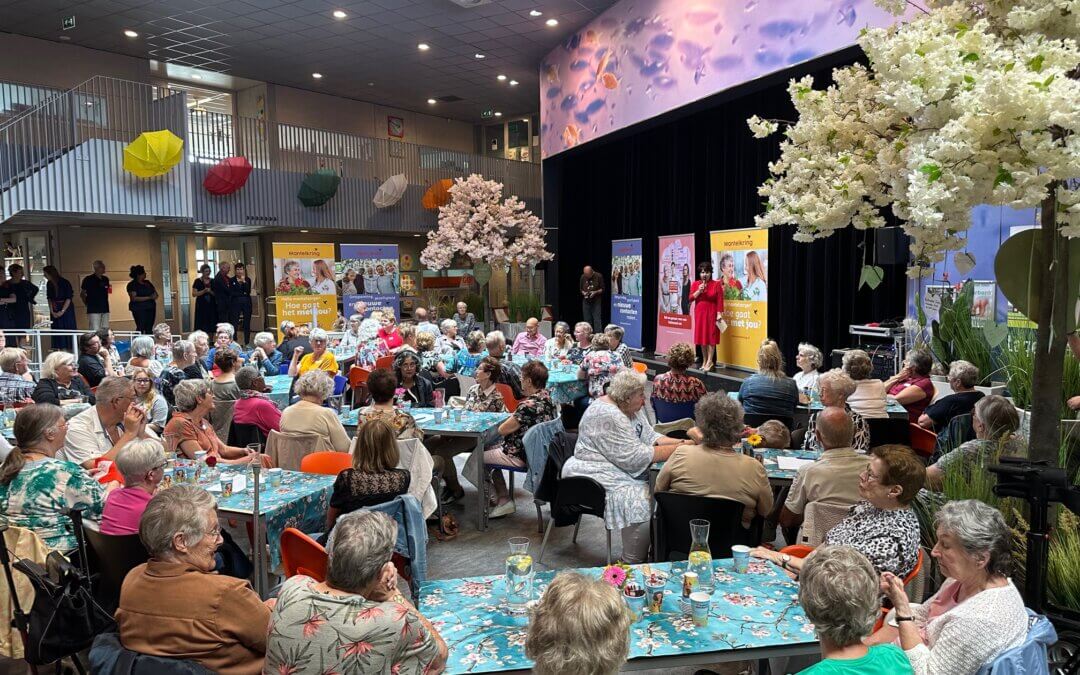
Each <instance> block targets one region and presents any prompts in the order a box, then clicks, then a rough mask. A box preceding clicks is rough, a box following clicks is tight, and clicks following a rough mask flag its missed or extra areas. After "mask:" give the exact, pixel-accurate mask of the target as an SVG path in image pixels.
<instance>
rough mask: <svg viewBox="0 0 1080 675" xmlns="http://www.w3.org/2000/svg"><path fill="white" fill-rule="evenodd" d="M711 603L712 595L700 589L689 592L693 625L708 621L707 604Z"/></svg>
mask: <svg viewBox="0 0 1080 675" xmlns="http://www.w3.org/2000/svg"><path fill="white" fill-rule="evenodd" d="M711 604H712V596H711V595H709V594H708V593H702V592H700V591H698V592H696V593H691V594H690V608H691V615H692V616H693V617H694V625H695V626H705V625H707V624H708V623H709V605H711Z"/></svg>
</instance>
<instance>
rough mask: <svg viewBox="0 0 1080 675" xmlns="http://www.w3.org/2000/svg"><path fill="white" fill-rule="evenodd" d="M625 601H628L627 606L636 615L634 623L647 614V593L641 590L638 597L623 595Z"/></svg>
mask: <svg viewBox="0 0 1080 675" xmlns="http://www.w3.org/2000/svg"><path fill="white" fill-rule="evenodd" d="M623 599H624V600H626V606H627V607H629V608H630V612H631V613H632V614H633V615H634V621H637V620H638V619H640V618H641V615H642V614H643V613H644V612H645V591H643V590H641V589H640V588H639V589H638V590H637V594H636V595H627V594H626V593H623Z"/></svg>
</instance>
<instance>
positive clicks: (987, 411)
mask: <svg viewBox="0 0 1080 675" xmlns="http://www.w3.org/2000/svg"><path fill="white" fill-rule="evenodd" d="M973 413H974V414H973V415H972V416H971V426H972V427H973V428H974V429H975V438H974V439H972V440H970V441H967V442H965V443H961V444H960V447H958V448H956V449H955V450H953V451H952V452H949V453H946V454H945V455H942V457H941V458H940V459H939V460H937V461H936V462H934V463H933V464H931V465H930V466H928V467H926V487H927V488H928V489H930V490H940V489H941V488H942V486H943V484H944V482H945V476H946V474H948V473H950V472H951V471H954V470H957V469H971V468H973V467H977V469H978V470H980V471H981V470H982V465H983V464H985V463H988V462H994V461H996V460H997V458H998V457H1000V456H1002V455H1005V456H1013V457H1024V456H1026V455H1027V441H1026V440H1024V437H1023V436H1021V435H1020V434H1018V433H1017V431H1018V430H1019V429H1020V415H1019V414H1018V413H1017V412H1016V406H1014V405H1013V404H1012V403H1011V402H1010V401H1009V400H1008V399H1007V398H1005V397H1004V396H997V395H996V394H995V395H993V396H987V397H985V398H982V399H980V400H979V402H978V403H976V404H975V409H974V411H973Z"/></svg>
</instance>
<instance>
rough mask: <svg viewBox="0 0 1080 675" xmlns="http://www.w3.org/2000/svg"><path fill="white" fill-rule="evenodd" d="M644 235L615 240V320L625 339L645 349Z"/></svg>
mask: <svg viewBox="0 0 1080 675" xmlns="http://www.w3.org/2000/svg"><path fill="white" fill-rule="evenodd" d="M641 276H642V266H641V239H640V238H639V239H616V240H614V241H612V242H611V275H610V278H609V279H608V284H609V285H610V289H611V323H613V324H615V325H617V326H620V327H621V328H622V329H623V331H624V335H623V343H624V344H625V345H626V346H627V347H629V348H630V349H634V350H639V351H640V350H641Z"/></svg>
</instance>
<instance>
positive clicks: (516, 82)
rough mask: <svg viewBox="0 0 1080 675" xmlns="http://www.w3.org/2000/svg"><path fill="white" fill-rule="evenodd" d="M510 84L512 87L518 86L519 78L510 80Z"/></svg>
mask: <svg viewBox="0 0 1080 675" xmlns="http://www.w3.org/2000/svg"><path fill="white" fill-rule="evenodd" d="M510 86H511V87H516V86H518V81H517V80H510Z"/></svg>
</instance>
